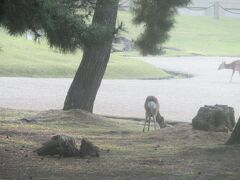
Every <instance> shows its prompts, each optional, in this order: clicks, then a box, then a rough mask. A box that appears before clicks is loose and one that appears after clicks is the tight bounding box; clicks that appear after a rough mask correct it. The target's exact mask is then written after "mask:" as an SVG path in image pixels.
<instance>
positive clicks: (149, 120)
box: [148, 116, 151, 131]
mask: <svg viewBox="0 0 240 180" xmlns="http://www.w3.org/2000/svg"><path fill="white" fill-rule="evenodd" d="M150 122H151V116H149V119H148V131H149V129H150Z"/></svg>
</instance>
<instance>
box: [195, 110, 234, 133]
mask: <svg viewBox="0 0 240 180" xmlns="http://www.w3.org/2000/svg"><path fill="white" fill-rule="evenodd" d="M192 126H193V128H194V129H198V130H204V131H216V132H228V131H232V130H233V128H234V126H235V117H234V109H233V108H232V107H228V106H226V105H215V106H204V107H201V108H200V109H199V111H198V113H197V116H196V117H194V118H193V120H192Z"/></svg>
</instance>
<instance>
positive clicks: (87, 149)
mask: <svg viewBox="0 0 240 180" xmlns="http://www.w3.org/2000/svg"><path fill="white" fill-rule="evenodd" d="M85 156H91V157H99V148H98V147H97V146H96V145H94V144H93V143H92V142H90V141H88V140H87V139H84V138H83V139H82V142H81V146H80V157H85Z"/></svg>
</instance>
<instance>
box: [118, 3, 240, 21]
mask: <svg viewBox="0 0 240 180" xmlns="http://www.w3.org/2000/svg"><path fill="white" fill-rule="evenodd" d="M131 5H132V3H131V0H121V1H120V7H121V9H125V10H128V9H129V6H131ZM178 11H179V14H183V15H190V16H214V17H215V18H216V19H219V18H220V17H236V18H240V0H192V4H190V5H189V6H188V7H184V8H179V9H178Z"/></svg>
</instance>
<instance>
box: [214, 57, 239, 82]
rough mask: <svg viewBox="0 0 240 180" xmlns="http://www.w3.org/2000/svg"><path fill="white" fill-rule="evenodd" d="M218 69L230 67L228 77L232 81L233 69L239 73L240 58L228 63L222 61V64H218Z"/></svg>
mask: <svg viewBox="0 0 240 180" xmlns="http://www.w3.org/2000/svg"><path fill="white" fill-rule="evenodd" d="M220 69H232V76H231V79H230V82H232V77H233V75H234V73H235V71H238V72H239V75H240V60H237V61H233V62H232V63H230V64H226V63H225V62H222V64H220V66H219V67H218V70H220Z"/></svg>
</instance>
